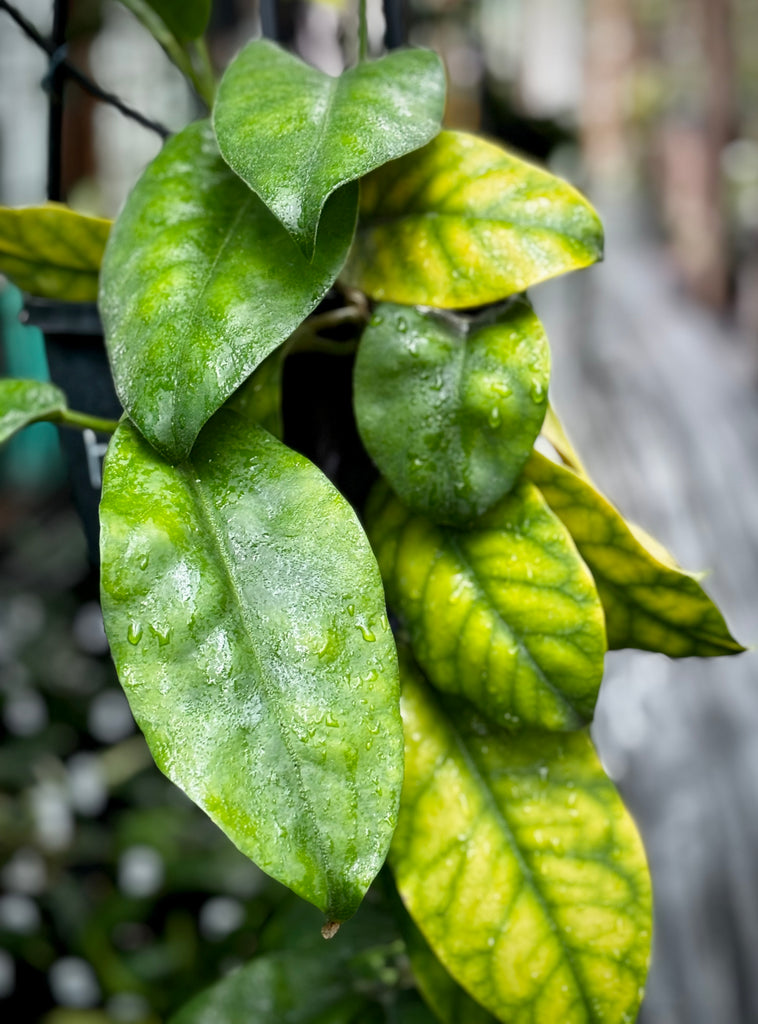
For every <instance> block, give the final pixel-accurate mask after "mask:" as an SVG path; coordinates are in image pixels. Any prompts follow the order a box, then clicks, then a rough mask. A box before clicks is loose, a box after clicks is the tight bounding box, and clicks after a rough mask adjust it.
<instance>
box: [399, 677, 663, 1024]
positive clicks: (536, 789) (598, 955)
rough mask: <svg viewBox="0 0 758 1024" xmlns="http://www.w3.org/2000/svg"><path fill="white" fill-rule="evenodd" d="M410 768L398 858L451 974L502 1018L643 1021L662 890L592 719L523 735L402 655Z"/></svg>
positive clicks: (592, 1023) (587, 1023)
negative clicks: (654, 913) (578, 727)
mask: <svg viewBox="0 0 758 1024" xmlns="http://www.w3.org/2000/svg"><path fill="white" fill-rule="evenodd" d="M401 671H402V699H401V706H402V714H403V725H404V730H405V744H406V747H405V749H406V754H405V758H406V761H405V783H404V786H403V795H402V800H401V806H400V815H399V818H398V827H397V831H396V833H395V838H394V840H393V843H392V848H391V851H390V864H391V867H392V869H393V871H394V874H395V879H396V881H397V885H398V889H399V891H400V894H401V896H402V898H403V901H404V902H405V905H406V907H407V908H408V910H409V911H410V913H411V915H412V916H413V918H414V920H415V922H416V924H417V925H418V926H419V928H420V929H421V931H422V932H423V934H424V936H425V938H426V941H427V942H428V943H429V945H430V946H431V947H432V949H433V951H434V953H435V954H436V955H437V957H439V959H440V961H441V962H442V964H443V965H444V967H445V968H446V970H447V971H448V972H449V973H450V974H451V975H452V977H453V978H454V979H455V980H456V981H457V982H458V984H460V985H461V986H463V988H464V989H466V990H467V991H468V992H469V993H470V994H471V995H472V996H473V997H474V998H475V999H476V1000H477V1001H478V1002H480V1003H481V1004H482V1005H483V1006H485V1007H486V1008H487V1009H488V1010H489V1011H490V1012H491V1013H493V1014H494V1015H495V1016H496V1017H497V1018H498V1020H501V1021H503V1022H504V1024H513V1022H517V1021H518V1022H521V1021H545V1022H550V1024H553V1022H556V1024H557V1022H558V1021H560V1024H601V1022H602V1024H623V1022H627V1024H629V1022H631V1021H633V1020H634V1019H635V1014H636V1012H637V1009H638V1006H639V1003H640V999H641V996H642V989H643V986H644V982H645V977H646V973H647V966H648V959H649V955H650V935H651V925H652V922H651V892H650V879H649V875H648V871H647V866H646V863H645V855H644V851H643V848H642V844H641V842H640V839H639V836H638V835H637V832H636V830H635V827H634V823H633V822H632V819H631V817H630V816H629V814H628V813H627V811H626V810H625V808H624V805H623V804H622V802H621V800H620V798H619V795H618V793H617V791H616V789H615V787H614V786H613V784H612V783H611V781H610V780H609V779H608V778H607V777H606V776H605V774H604V773H603V770H602V768H601V766H600V763H599V761H598V759H597V756H596V754H595V751H594V749H593V747H592V743H591V741H590V738H589V736H588V735H587V733H586V731H584V730H583V731H580V732H576V733H572V734H568V735H567V734H562V735H559V736H557V735H548V734H545V733H534V732H524V733H521V734H520V735H518V736H513V735H510V734H508V733H506V732H504V731H503V730H500V729H498V728H496V727H494V726H493V725H491V724H489V723H488V722H486V721H484V720H483V719H481V718H479V717H478V716H477V715H476V713H475V712H474V711H473V710H472V709H471V708H470V707H469V706H468V705H466V704H465V703H463V702H458V701H455V702H451V701H449V699H448V700H447V701H446V700H445V699H444V698H441V697H440V696H439V695H435V694H434V693H433V691H432V690H431V689H430V688H429V687H428V686H426V685H425V683H424V682H423V680H422V679H421V678H420V676H419V675H418V673H417V672H416V670H415V669H414V668H413V667H412V666H411V665H410V663H409V662H408V659H407V658H406V657H403V658H402V660H401Z"/></svg>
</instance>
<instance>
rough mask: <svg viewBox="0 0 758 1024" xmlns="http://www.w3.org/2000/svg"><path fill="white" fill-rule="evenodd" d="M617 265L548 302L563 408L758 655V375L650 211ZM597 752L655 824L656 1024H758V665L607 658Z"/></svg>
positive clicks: (615, 495) (610, 478)
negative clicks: (680, 268)
mask: <svg viewBox="0 0 758 1024" xmlns="http://www.w3.org/2000/svg"><path fill="white" fill-rule="evenodd" d="M610 220H611V224H610V231H609V244H608V248H607V251H608V259H607V262H606V263H605V264H604V265H602V266H599V267H596V268H593V269H592V270H590V271H588V272H586V273H585V274H582V275H576V276H575V277H573V278H568V279H566V280H565V281H562V282H554V283H552V284H550V285H546V286H543V287H542V288H539V289H536V290H535V291H534V293H533V296H532V297H533V299H534V301H535V304H536V306H537V309H538V312H540V314H541V315H542V316H543V318H544V320H545V323H546V326H547V328H548V334H549V336H550V338H551V342H552V344H553V349H554V363H555V369H554V378H553V379H554V386H553V398H554V401H555V404H556V406H557V408H558V410H559V412H560V413H561V414H562V416H563V419H564V421H565V422H566V425H567V427H568V429H569V432H570V434H571V435H572V437H573V438H574V440H575V441H576V444H577V447H578V448H579V451H580V453H581V454H582V455H583V456H584V457H585V458H586V461H587V464H588V467H589V469H590V471H591V472H592V473H593V475H594V476H595V477H596V479H597V480H598V482H599V484H600V485H601V486H602V487H603V489H604V490H605V491H606V492H607V493H608V495H609V496H610V497H611V498H612V500H613V501H614V502H615V503H616V504H617V505H619V506H620V508H621V509H622V511H624V512H625V513H626V514H627V515H629V516H631V517H632V518H634V519H636V520H637V521H638V522H640V524H641V525H643V526H645V527H646V528H647V529H649V530H650V531H651V532H653V533H654V534H655V535H656V536H657V537H659V539H660V540H662V541H663V542H664V543H665V544H666V545H667V546H668V547H669V548H671V550H672V551H673V552H674V554H675V555H677V557H678V558H679V559H680V561H681V562H682V563H683V564H684V565H686V566H687V567H690V568H697V569H702V568H709V567H712V568H713V570H714V571H713V574H712V576H711V577H710V578H709V579H708V580H707V581H706V587H707V589H708V590H709V592H710V593H712V594H713V596H714V597H715V598H716V599H717V600H718V601H719V602H720V603H721V605H722V608H723V609H724V611H725V613H726V615H727V619H728V620H729V622H730V624H731V625H732V627H733V629H734V631H735V633H736V634H737V636H738V637H739V638H740V639H741V640H742V641H743V643H748V644H749V643H751V642H755V641H756V639H757V638H758V401H756V397H757V396H756V381H757V380H758V368H757V367H756V365H755V356H754V353H753V352H751V348H750V345H749V344H748V343H747V342H746V341H745V340H744V339H742V338H740V337H739V336H737V335H736V333H735V332H733V331H732V330H730V329H729V328H728V327H727V326H725V325H724V324H722V323H720V322H719V321H717V320H716V319H715V318H714V317H713V316H712V315H711V314H709V313H708V312H706V311H704V310H703V309H701V308H698V307H697V306H695V305H694V304H693V303H692V302H691V301H690V300H688V299H687V298H686V296H684V295H683V294H682V293H681V292H680V290H679V289H678V287H677V284H676V282H675V279H674V277H673V275H672V273H671V271H670V269H669V268H668V267H667V265H666V264H665V261H664V256H663V253H662V251H661V250H660V249H658V248H657V247H655V246H654V245H653V244H652V243H651V242H649V241H647V240H646V239H645V237H644V235H643V234H642V233H641V231H640V228H639V226H640V225H641V224H643V223H644V217H643V216H642V215H641V214H640V211H638V210H636V209H628V210H625V211H623V210H622V211H618V212H617V213H616V215H615V216H614V217H613V218H610ZM607 669H608V671H607V679H606V682H605V683H604V687H603V693H602V695H601V701H600V705H599V708H598V715H597V719H596V725H595V730H594V731H595V736H596V739H597V741H598V744H599V747H600V751H601V755H602V756H603V759H604V761H605V763H606V764H607V766H608V768H609V770H610V771H611V773H612V774H613V775H614V777H616V778H617V780H618V781H619V784H620V786H621V788H622V791H623V793H624V795H625V797H626V799H627V800H628V801H629V804H630V806H631V807H632V809H633V811H634V813H635V815H636V816H637V818H638V821H639V823H640V826H641V829H642V832H643V835H644V838H645V843H646V847H647V849H648V852H649V857H650V862H651V866H652V870H653V877H654V884H655V891H656V904H657V916H656V948H655V956H654V965H653V970H652V972H651V978H650V986H649V991H648V997H647V999H646V1002H645V1006H644V1009H643V1013H642V1015H641V1017H640V1021H641V1022H643V1024H715V1022H719V1024H720V1022H724V1024H726V1022H728V1024H743V1022H744V1024H754V1022H755V1021H756V1020H758V979H756V977H755V974H754V971H753V970H752V962H753V960H754V957H755V951H756V950H757V949H758V872H756V871H755V869H754V864H755V863H756V860H757V859H758V743H757V742H756V737H757V736H758V656H757V655H756V654H755V653H748V654H745V655H741V656H739V657H736V658H724V659H714V660H710V661H703V662H701V661H696V660H692V659H687V660H683V661H676V662H675V661H670V660H668V659H666V658H664V657H663V656H661V655H654V654H648V653H643V652H617V653H614V654H611V655H609V657H608V661H607Z"/></svg>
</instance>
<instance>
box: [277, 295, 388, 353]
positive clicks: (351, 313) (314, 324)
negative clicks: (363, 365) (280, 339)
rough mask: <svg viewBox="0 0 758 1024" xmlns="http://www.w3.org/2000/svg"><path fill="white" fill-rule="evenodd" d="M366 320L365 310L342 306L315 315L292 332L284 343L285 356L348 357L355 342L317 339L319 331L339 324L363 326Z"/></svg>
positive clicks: (353, 350) (358, 307) (357, 307)
mask: <svg viewBox="0 0 758 1024" xmlns="http://www.w3.org/2000/svg"><path fill="white" fill-rule="evenodd" d="M367 319H368V316H367V312H366V310H364V309H362V308H361V307H360V306H342V307H341V308H340V309H330V310H328V311H327V312H326V313H317V314H316V315H315V316H312V317H311V318H310V319H309V320H306V321H305V323H303V324H301V325H300V327H298V328H297V330H296V331H294V332H293V333H292V334H291V335H290V337H289V339H288V340H287V341H286V342H285V350H284V352H285V356H288V355H290V354H291V353H292V352H325V353H327V354H328V355H333V356H334V355H340V356H342V355H350V354H351V353H353V352H355V348H356V344H357V342H356V341H355V340H348V341H334V339H332V338H321V337H319V331H324V330H328V329H329V328H330V327H339V326H340V324H351V323H352V324H359V325H360V324H365V323H366V320H367Z"/></svg>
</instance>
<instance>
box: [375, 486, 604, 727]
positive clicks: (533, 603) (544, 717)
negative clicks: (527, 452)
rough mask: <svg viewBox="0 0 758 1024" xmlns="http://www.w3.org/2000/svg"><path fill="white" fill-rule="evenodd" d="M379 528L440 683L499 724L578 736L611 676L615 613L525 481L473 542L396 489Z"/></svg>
mask: <svg viewBox="0 0 758 1024" xmlns="http://www.w3.org/2000/svg"><path fill="white" fill-rule="evenodd" d="M367 528H368V533H369V537H370V538H371V542H372V545H373V547H374V551H375V552H376V555H377V558H378V560H379V566H380V568H381V570H382V575H383V577H384V580H385V584H386V586H387V594H388V599H389V603H390V605H391V606H392V607H393V608H394V609H395V610H396V611H397V612H398V613H399V615H400V616H401V618H402V620H403V622H404V624H405V626H406V628H407V629H408V632H409V634H410V638H411V644H412V646H413V651H414V654H415V656H416V658H417V659H418V661H419V663H420V664H421V666H422V668H423V669H424V671H425V672H426V674H427V675H428V677H429V679H430V680H431V682H433V683H434V685H435V686H437V687H438V688H439V689H441V690H444V691H446V692H447V693H453V694H457V695H460V696H463V697H466V698H467V699H468V700H470V701H472V702H473V703H474V704H475V705H476V706H477V707H478V708H479V709H480V710H481V711H482V712H483V713H484V714H486V715H487V716H488V717H490V718H491V719H492V720H493V721H495V722H497V723H499V724H505V725H511V726H532V727H535V728H540V729H557V730H563V729H576V728H579V727H580V726H581V725H582V724H583V723H584V722H586V721H587V720H588V719H590V718H591V717H592V712H593V709H594V706H595V700H596V697H597V692H598V688H599V686H600V680H601V678H602V674H603V655H604V653H605V628H604V624H603V611H602V608H601V606H600V601H599V599H598V596H597V592H596V590H595V585H594V583H593V581H592V577H591V575H590V573H589V570H588V569H587V567H586V566H585V565H584V563H583V562H582V560H581V559H580V558H579V556H578V554H577V552H576V548H575V547H574V544H573V542H572V540H571V537H570V536H569V533H568V531H567V530H566V528H565V527H564V526H563V524H562V523H561V522H560V520H559V519H558V518H557V516H555V515H554V514H553V513H552V512H551V511H550V509H549V508H548V507H547V505H546V504H545V501H544V499H543V498H542V496H541V495H540V493H539V491H538V490H537V488H536V487H534V486H533V485H532V484H530V483H528V482H526V481H522V482H520V483H519V484H517V486H516V488H515V489H514V490H513V491H512V492H511V494H509V495H508V496H507V497H505V498H504V499H503V500H502V501H500V502H499V503H498V504H497V505H496V506H495V507H494V508H493V509H491V510H490V511H489V512H487V513H486V514H485V515H484V516H482V518H481V519H478V520H476V521H475V522H474V523H473V524H472V525H471V527H469V528H468V529H465V530H458V529H454V528H453V527H448V526H436V525H434V524H433V523H432V522H431V521H430V520H428V519H425V518H423V517H422V516H418V515H414V514H413V513H411V512H409V511H408V510H407V509H406V508H405V507H404V506H403V505H401V503H400V502H399V501H398V499H397V498H396V497H395V496H394V495H393V494H392V493H391V492H390V491H389V490H388V489H387V488H386V487H385V488H381V487H379V488H377V489H376V490H375V491H374V493H373V495H372V499H371V501H370V503H369V507H368V509H367Z"/></svg>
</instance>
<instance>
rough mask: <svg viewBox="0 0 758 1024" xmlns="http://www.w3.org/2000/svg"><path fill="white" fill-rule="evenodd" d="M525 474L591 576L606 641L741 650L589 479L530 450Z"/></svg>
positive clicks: (671, 649)
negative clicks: (565, 530) (563, 526)
mask: <svg viewBox="0 0 758 1024" xmlns="http://www.w3.org/2000/svg"><path fill="white" fill-rule="evenodd" d="M526 476H527V477H528V478H529V479H530V480H531V481H532V482H533V483H535V484H536V485H537V486H538V487H539V488H540V490H541V491H542V493H543V495H544V497H545V500H546V501H547V503H548V505H550V507H551V508H552V509H553V511H554V512H555V514H556V515H557V516H559V517H560V519H561V520H562V521H563V522H564V523H565V524H566V526H567V528H568V529H569V531H570V533H571V535H572V536H573V538H574V541H575V542H576V545H577V547H578V549H579V552H580V553H581V555H582V558H583V559H584V561H585V562H586V563H587V565H588V566H589V568H590V570H591V572H592V574H593V576H594V577H595V582H596V584H597V589H598V593H599V594H600V599H601V601H602V602H603V608H604V609H605V620H606V628H607V631H608V646H609V647H611V648H619V647H639V648H641V649H642V650H647V651H661V652H663V653H664V654H668V655H669V656H670V657H672V658H684V657H689V656H691V655H697V656H698V657H701V658H703V657H715V656H717V655H720V654H739V652H740V651H744V650H745V648H744V647H743V646H742V645H741V644H740V643H738V642H737V641H736V640H735V639H734V637H733V636H732V635H731V633H730V632H729V629H728V628H727V625H726V623H725V622H724V617H723V616H722V614H721V612H720V611H719V610H718V608H717V607H716V605H715V604H714V603H713V602H712V601H711V599H710V598H709V597H708V595H707V594H706V593H705V591H704V590H703V588H702V587H701V586H700V584H699V583H698V582H697V580H696V579H695V578H694V577H693V576H692V575H690V574H688V573H686V572H684V571H682V570H681V569H679V568H677V567H676V565H675V564H674V562H673V560H672V559H671V556H670V555H668V552H666V551H665V549H662V548H661V546H660V545H658V543H657V542H656V541H653V543H652V545H650V544H647V545H646V543H645V542H646V535H645V534H644V533H643V532H642V531H639V529H638V528H635V527H632V526H631V525H630V524H629V523H627V522H626V521H625V520H624V518H623V517H622V516H621V514H620V513H619V512H618V511H617V510H616V509H615V508H614V507H613V505H611V504H610V502H608V501H607V500H606V498H604V497H603V495H602V494H600V492H599V491H596V490H595V488H594V487H593V486H592V484H590V483H589V482H588V481H586V480H584V479H582V478H581V477H580V476H578V475H577V474H576V473H574V472H572V471H571V470H570V469H567V468H565V467H563V466H558V465H556V464H555V463H554V462H551V461H550V460H549V459H546V458H545V457H544V456H543V455H540V454H539V453H538V452H535V453H534V454H533V456H532V458H531V459H530V460H529V462H528V463H527V466H526ZM651 548H652V549H651Z"/></svg>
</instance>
